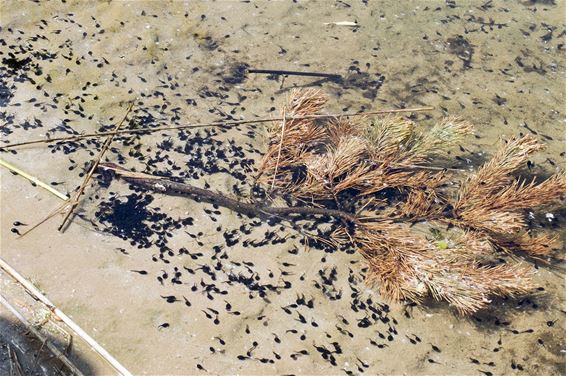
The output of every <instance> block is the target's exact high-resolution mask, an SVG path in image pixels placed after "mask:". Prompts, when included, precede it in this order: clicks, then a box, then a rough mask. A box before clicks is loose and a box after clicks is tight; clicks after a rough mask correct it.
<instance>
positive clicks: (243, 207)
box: [98, 163, 357, 224]
mask: <svg viewBox="0 0 566 376" xmlns="http://www.w3.org/2000/svg"><path fill="white" fill-rule="evenodd" d="M98 168H99V169H102V170H104V171H112V172H113V173H114V174H115V175H116V176H119V177H120V178H122V179H124V180H126V181H127V182H129V183H132V184H136V185H139V186H143V187H145V188H148V189H151V190H154V191H157V192H160V193H169V194H181V195H185V196H190V197H193V198H195V199H199V200H201V201H206V202H208V203H211V204H216V205H219V206H223V207H225V208H228V209H231V210H233V211H236V212H238V213H242V214H246V215H249V216H254V217H259V216H262V215H266V214H267V215H274V216H282V217H285V216H289V215H292V214H297V215H325V216H329V217H335V218H340V219H343V220H346V221H348V222H350V223H352V224H354V223H356V222H357V219H356V216H355V215H354V214H351V213H348V212H345V211H342V210H335V209H326V208H315V207H307V206H293V207H283V208H280V207H273V206H264V205H258V204H255V203H254V204H251V203H247V202H242V201H239V200H235V199H233V198H230V197H227V196H225V195H223V194H220V193H216V192H212V191H209V190H206V189H202V188H198V187H195V186H193V185H190V184H186V183H179V182H176V181H172V180H169V179H167V178H164V177H161V176H155V175H149V174H144V173H141V172H134V171H130V170H127V169H125V168H123V167H120V166H118V165H116V164H114V163H100V164H99V165H98Z"/></svg>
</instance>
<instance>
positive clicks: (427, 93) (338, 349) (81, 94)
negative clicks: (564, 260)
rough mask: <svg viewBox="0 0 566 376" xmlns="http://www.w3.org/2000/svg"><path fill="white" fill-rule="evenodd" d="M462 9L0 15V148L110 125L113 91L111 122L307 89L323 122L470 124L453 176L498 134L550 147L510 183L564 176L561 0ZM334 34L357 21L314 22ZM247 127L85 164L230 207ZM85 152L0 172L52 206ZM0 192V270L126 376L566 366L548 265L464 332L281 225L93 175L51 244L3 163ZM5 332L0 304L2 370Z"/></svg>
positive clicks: (35, 153)
mask: <svg viewBox="0 0 566 376" xmlns="http://www.w3.org/2000/svg"><path fill="white" fill-rule="evenodd" d="M460 3H462V4H460ZM465 4H467V2H458V3H456V2H454V1H446V2H441V1H428V2H403V1H379V2H377V1H376V2H366V1H336V2H334V1H332V2H331V1H307V2H298V3H294V2H291V1H281V2H275V3H272V2H236V1H222V2H204V1H202V2H191V3H186V4H185V3H183V2H181V1H175V2H168V3H164V2H150V1H145V2H144V1H137V2H125V1H124V2H117V1H114V2H110V1H109V2H84V1H80V2H79V1H67V2H64V3H61V2H59V1H57V2H55V1H53V2H50V3H48V4H41V5H40V4H37V3H35V2H32V1H28V2H20V1H4V2H3V4H2V8H3V9H2V12H1V15H0V18H1V29H0V53H1V55H0V59H1V61H2V65H0V131H1V132H2V143H12V142H19V141H26V140H32V139H37V138H44V137H46V136H47V135H49V136H50V137H60V136H66V135H70V134H73V133H75V132H81V133H83V132H93V131H98V130H109V129H112V127H113V126H114V124H115V123H116V122H117V121H118V120H119V119H120V118H121V117H122V116H123V114H124V113H125V111H126V108H127V103H128V102H130V101H132V100H135V105H134V109H133V111H132V114H131V115H130V120H129V121H128V122H127V124H126V125H125V127H131V128H133V127H138V128H139V127H157V126H167V125H180V124H186V123H187V122H201V121H202V122H208V121H215V120H221V119H226V118H228V117H233V118H235V119H249V120H251V119H256V118H265V117H269V116H275V115H276V114H278V111H275V109H278V108H279V107H280V106H281V104H282V103H284V101H285V96H286V95H287V94H288V92H289V90H291V89H292V88H294V87H310V86H316V87H320V88H321V89H322V90H324V92H326V93H327V94H328V96H329V104H328V107H327V111H329V112H337V113H340V112H342V111H358V110H376V109H382V108H396V107H416V106H422V105H431V106H434V107H435V110H434V111H432V112H429V113H427V114H420V115H418V117H417V118H418V119H419V120H421V121H422V124H423V127H428V126H430V125H431V124H432V123H433V122H435V121H437V120H438V119H440V118H441V117H442V116H444V115H458V116H461V117H463V118H465V119H468V120H471V121H472V122H474V124H475V125H476V127H477V128H476V137H475V138H474V137H472V138H471V139H469V140H468V141H467V142H466V143H465V144H462V147H461V148H460V149H459V150H455V151H453V152H452V153H451V155H450V158H451V160H452V158H453V165H454V166H456V167H460V168H473V167H477V166H478V165H479V164H480V163H481V162H482V161H483V160H485V158H486V156H487V155H489V154H491V153H492V152H493V150H494V149H495V146H496V143H497V140H498V139H500V138H502V137H511V136H514V135H519V134H525V133H529V134H534V135H536V136H537V137H539V138H540V139H541V140H542V141H544V142H545V143H546V145H547V148H546V149H545V150H544V152H543V153H541V154H539V155H537V156H536V157H535V158H534V159H533V160H532V162H533V164H532V165H530V169H527V166H525V171H526V172H528V173H534V174H538V175H541V176H546V175H548V174H549V173H552V172H554V171H556V170H557V169H563V168H564V167H565V166H566V155H565V151H564V145H566V133H565V132H564V127H565V125H566V124H565V118H564V103H565V99H566V95H565V92H564V73H565V63H566V62H565V59H564V56H565V55H564V48H565V47H564V43H565V41H566V39H565V33H566V32H565V24H564V17H563V15H564V12H565V10H566V9H565V8H564V4H563V3H562V2H559V1H556V2H555V1H553V0H547V1H534V0H531V1H508V2H490V1H487V2H485V4H482V3H479V2H478V3H477V4H476V5H474V6H472V5H465ZM337 21H356V22H357V24H358V25H359V27H350V26H336V25H325V23H327V22H337ZM245 67H249V68H256V69H283V70H297V71H313V72H326V73H335V74H340V75H342V76H343V77H344V78H345V79H344V80H343V81H342V82H340V83H337V82H331V81H329V80H324V79H322V80H319V79H316V78H314V79H313V78H308V77H296V76H289V77H287V78H285V80H282V79H281V78H280V77H273V76H266V75H259V74H255V75H254V74H245V73H243V72H245ZM265 126H266V125H265V124H251V125H245V126H239V127H235V128H231V129H229V130H225V129H219V128H200V129H191V130H185V131H182V132H179V131H168V132H159V133H155V134H153V135H144V136H140V135H138V136H131V137H121V138H119V139H118V140H117V141H115V142H114V143H113V144H112V148H111V149H110V150H109V151H108V153H106V155H105V159H106V160H108V161H111V162H114V163H122V164H124V166H126V167H127V168H130V169H132V168H135V169H137V170H139V171H142V170H145V171H146V172H149V173H154V174H162V175H174V176H179V177H182V178H183V179H185V180H187V181H189V182H191V183H192V184H195V185H198V186H201V187H208V186H210V187H211V189H215V190H218V191H221V192H224V193H226V194H230V195H233V196H234V197H240V198H242V197H243V199H246V197H247V196H246V195H248V194H249V188H250V182H251V179H252V178H253V176H254V174H255V168H254V166H255V165H257V163H258V161H259V159H260V158H261V151H262V150H263V148H264V145H265V144H264V141H265ZM101 144H102V141H101V140H96V142H95V141H92V140H89V141H81V142H75V143H71V144H64V145H63V144H61V145H58V146H56V147H55V146H53V145H50V146H49V147H48V146H47V145H42V144H40V145H35V146H28V147H25V148H19V149H17V152H9V151H5V152H2V153H1V156H0V158H2V159H4V160H7V161H9V162H11V163H13V164H15V165H17V166H19V167H21V168H22V169H23V170H25V171H27V172H29V173H32V174H33V175H35V176H37V177H38V178H39V179H41V180H43V181H45V182H47V183H50V184H52V186H53V187H54V188H56V189H58V190H59V191H62V192H64V193H67V192H71V191H72V190H74V189H75V188H76V187H77V186H78V185H80V183H81V182H82V180H83V177H82V175H83V174H84V170H85V169H86V168H88V164H89V162H90V160H91V159H92V158H93V156H94V155H95V153H96V150H97V148H100V146H101ZM0 177H1V179H2V180H1V182H2V184H1V196H0V198H1V223H0V229H1V257H2V258H3V259H4V260H6V261H7V262H8V263H10V264H11V265H12V266H13V267H14V268H15V269H17V270H18V271H19V272H20V273H22V274H24V275H25V276H26V277H28V278H29V279H30V280H31V281H33V283H35V284H36V286H38V287H39V288H40V289H41V290H43V291H44V292H45V294H46V295H47V296H49V298H50V299H51V300H52V301H53V302H54V303H55V304H56V305H58V306H59V308H61V309H62V310H63V311H64V312H66V313H67V314H68V315H69V316H71V317H72V318H73V319H74V320H75V321H76V322H77V323H78V324H79V325H80V326H81V327H82V328H83V329H84V330H85V331H87V332H88V333H89V334H90V335H92V336H93V337H94V338H96V339H97V341H99V343H100V344H102V345H103V346H104V347H105V348H106V349H107V350H108V351H109V352H110V353H111V354H113V355H114V356H115V357H116V358H117V359H119V360H120V362H122V363H123V364H124V365H125V366H126V367H127V368H128V369H129V370H130V371H131V372H133V373H135V374H202V373H210V374H291V373H292V374H321V375H322V374H324V375H326V374H342V373H347V374H349V373H354V374H359V373H368V374H410V375H413V374H442V375H448V374H458V375H461V374H466V375H478V374H479V375H482V374H485V375H490V374H493V375H499V374H515V373H517V374H528V375H558V374H564V373H565V372H566V369H565V358H564V356H565V352H566V345H565V343H564V339H563V335H560V333H564V315H565V313H566V305H565V303H564V301H565V300H564V298H565V293H564V291H565V287H566V286H565V283H564V274H563V273H562V272H561V271H560V269H559V268H548V267H543V266H541V267H540V268H539V269H538V271H539V272H538V274H537V281H536V282H537V285H538V286H540V287H541V291H539V292H538V293H537V294H535V295H532V296H529V297H526V298H523V299H517V300H499V301H495V302H494V304H493V305H492V307H491V308H490V309H488V310H485V311H482V312H480V313H478V314H476V315H474V316H473V317H470V318H461V317H458V316H457V315H456V314H455V313H454V312H453V311H452V310H450V309H449V308H448V307H447V306H446V305H445V304H437V303H432V302H431V303H429V304H427V305H425V306H423V307H413V308H411V307H405V306H402V305H397V304H388V303H387V302H385V301H383V299H382V298H380V296H379V295H378V294H377V293H376V292H375V291H372V290H371V289H368V288H367V287H366V286H365V285H364V284H363V280H362V278H363V277H362V275H363V267H364V265H363V262H362V260H361V257H359V256H358V255H356V254H349V253H346V252H324V251H321V250H317V249H316V247H312V248H306V247H305V246H304V244H303V243H302V241H303V239H302V237H301V236H299V235H298V234H297V233H295V232H294V231H293V230H292V229H289V228H288V227H284V226H282V224H276V225H271V224H269V223H261V222H260V221H259V220H257V219H250V218H244V217H242V216H240V215H237V214H235V213H233V212H230V211H229V210H227V209H223V208H219V209H217V208H214V207H212V206H211V205H208V204H203V203H197V202H194V201H191V200H188V199H186V198H182V197H166V196H161V195H158V194H150V193H148V192H143V191H139V192H136V191H134V190H133V188H132V187H129V186H128V185H127V184H125V183H122V182H120V181H108V180H106V179H105V178H104V177H101V176H97V177H96V178H95V179H94V180H93V184H91V185H89V187H88V188H87V190H86V193H85V195H84V196H83V201H82V203H81V205H80V208H79V209H80V210H79V213H80V215H79V216H77V217H75V220H74V221H73V223H72V224H71V225H70V226H69V227H68V228H67V230H66V231H65V232H63V233H61V232H58V231H57V227H58V226H59V224H60V223H61V220H62V218H61V216H56V217H55V218H54V219H52V220H50V221H48V222H46V223H45V224H43V225H42V226H40V227H38V228H37V229H35V230H34V231H33V232H31V233H29V234H28V235H26V236H25V237H23V238H18V236H17V233H16V232H17V231H19V232H23V231H25V230H26V228H29V227H30V226H31V225H33V224H35V223H37V222H38V221H39V220H41V219H42V218H44V217H45V216H47V215H48V214H49V213H51V212H52V211H53V210H55V209H57V207H58V206H60V205H61V201H60V200H59V199H58V198H57V197H55V196H53V195H51V194H50V193H48V192H46V191H45V190H42V189H40V188H38V187H35V186H32V185H31V184H30V183H29V182H28V181H26V180H24V179H23V178H21V177H20V176H14V175H12V174H10V173H8V172H7V171H6V170H5V169H2V170H1V171H0ZM546 214H547V212H541V213H535V215H534V219H533V220H532V226H533V227H534V228H538V227H546V228H550V229H552V230H553V231H556V232H558V233H559V234H561V236H562V239H564V235H565V228H564V221H565V218H564V215H565V212H564V211H553V212H552V214H553V218H550V219H551V220H549V218H547V216H546ZM18 222H20V223H23V224H27V225H28V226H25V225H19V223H18ZM557 266H560V265H557ZM12 284H13V283H12V282H11V280H10V279H9V278H8V277H7V276H6V275H2V294H3V295H5V296H7V297H10V298H11V301H13V302H14V304H15V305H16V306H17V307H20V308H21V309H22V310H24V311H25V309H24V308H25V307H33V302H30V301H27V300H26V299H27V298H25V299H24V298H21V297H20V298H18V295H17V292H15V291H16V290H15V289H13V287H14V286H12ZM29 314H32V313H31V311H30V312H29ZM14 320H15V319H14V318H13V317H12V316H10V314H9V313H8V312H7V311H6V310H4V309H3V308H0V327H1V328H2V333H3V334H2V338H1V341H2V342H1V343H2V344H3V346H2V351H4V352H0V362H4V360H5V359H6V352H5V349H6V348H7V347H6V344H8V343H12V344H13V343H15V341H20V340H21V336H18V335H17V333H20V332H21V330H20V331H18V330H17V329H15V330H10V331H8V330H6V331H5V330H4V328H10V327H12V326H13V324H14ZM4 333H8V334H6V335H4ZM9 333H15V334H9ZM78 341H79V340H77V342H78ZM61 345H62V346H64V344H61ZM17 348H19V349H20V350H18V351H21V353H22V354H23V353H24V352H28V354H29V353H30V352H35V351H37V350H36V349H30V350H25V349H26V347H24V346H20V347H17ZM73 356H74V358H75V360H77V364H79V366H80V367H81V368H82V369H83V371H84V372H85V373H87V374H93V373H94V374H107V373H109V372H111V369H110V368H108V366H107V365H105V364H104V363H103V362H100V360H99V359H97V357H96V356H95V355H93V354H92V353H91V352H89V351H88V349H86V348H83V349H81V348H80V345H79V344H77V350H76V353H75V354H74V355H73ZM4 364H5V363H4ZM0 367H5V366H4V365H2V366H0ZM6 370H7V368H0V373H1V372H7V371H6ZM45 372H47V373H49V372H48V371H45Z"/></svg>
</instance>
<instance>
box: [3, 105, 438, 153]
mask: <svg viewBox="0 0 566 376" xmlns="http://www.w3.org/2000/svg"><path fill="white" fill-rule="evenodd" d="M431 110H434V107H430V106H427V107H415V108H401V109H390V110H379V111H368V112H350V113H345V114H319V115H304V116H296V117H288V118H287V120H301V119H326V118H334V117H354V116H366V115H380V114H394V113H403V112H421V111H431ZM281 120H283V118H263V119H255V120H232V121H229V120H228V121H216V122H211V123H195V124H186V125H177V126H168V127H157V128H144V129H123V130H121V131H119V132H115V131H111V132H98V133H85V134H82V135H76V136H65V137H55V138H44V139H41V140H33V141H25V142H18V143H14V144H8V145H4V146H0V151H1V150H2V149H10V148H14V147H17V146H25V145H33V144H46V143H52V142H62V141H64V142H71V141H76V140H80V139H83V138H98V137H104V136H109V135H122V134H133V133H146V132H149V133H153V132H160V131H170V130H178V129H187V128H202V127H224V128H231V127H234V126H238V125H242V124H253V123H269V122H272V121H281Z"/></svg>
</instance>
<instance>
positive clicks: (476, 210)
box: [258, 90, 566, 314]
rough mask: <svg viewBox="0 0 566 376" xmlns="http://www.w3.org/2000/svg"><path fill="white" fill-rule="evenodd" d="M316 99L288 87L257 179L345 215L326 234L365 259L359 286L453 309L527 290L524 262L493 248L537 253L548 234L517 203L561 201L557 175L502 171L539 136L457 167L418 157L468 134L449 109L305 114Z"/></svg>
mask: <svg viewBox="0 0 566 376" xmlns="http://www.w3.org/2000/svg"><path fill="white" fill-rule="evenodd" d="M325 102H326V100H325V98H324V96H323V95H322V94H321V93H320V92H318V91H316V90H306V91H296V92H294V93H293V94H292V95H291V97H290V100H289V102H288V104H287V105H286V106H285V108H284V110H283V116H282V117H283V118H284V120H283V121H278V122H276V123H274V125H273V127H272V128H271V129H270V143H269V146H268V148H267V152H266V154H265V156H264V159H263V161H262V165H261V168H260V177H259V180H258V181H259V182H260V183H262V184H264V185H265V186H267V187H269V188H270V189H271V191H272V193H273V194H287V195H289V194H290V195H291V196H292V197H294V198H296V199H298V200H301V201H303V202H308V203H309V205H311V206H316V207H329V208H330V207H332V208H333V209H339V210H342V211H346V212H349V213H351V214H352V215H353V217H354V218H355V219H354V222H355V223H352V224H350V225H349V226H346V225H345V226H343V227H341V228H339V229H338V230H336V231H335V232H334V233H333V234H332V239H333V241H334V242H335V243H336V244H344V243H346V242H349V243H350V245H351V246H353V247H355V248H356V249H357V250H358V251H359V252H360V254H361V255H362V256H363V257H364V258H365V259H366V261H367V264H368V271H367V274H366V279H367V282H368V283H369V284H371V285H372V286H376V287H377V288H378V289H379V291H380V293H381V294H382V295H383V296H384V297H386V298H389V299H392V300H396V301H402V300H409V301H414V302H422V301H423V300H424V299H425V298H426V297H428V296H432V297H434V298H435V299H437V300H445V301H447V302H449V303H450V304H451V305H452V306H454V307H455V308H456V309H457V310H458V311H459V312H460V313H462V314H471V313H473V312H476V311H477V310H479V309H481V308H483V307H485V306H486V305H487V304H489V303H490V301H491V300H490V299H491V298H492V297H494V296H515V295H520V294H524V293H528V292H530V291H532V290H533V287H534V285H533V281H532V277H533V273H534V270H535V269H534V268H533V267H532V266H531V265H530V264H528V263H526V262H519V261H517V257H506V258H504V257H502V255H519V256H523V257H522V259H525V258H536V259H538V260H542V261H546V260H548V259H549V257H550V256H551V254H552V252H553V250H554V249H555V248H553V247H555V246H556V243H557V241H558V239H557V236H553V235H551V234H548V233H544V232H539V233H536V234H534V233H531V231H530V230H529V227H528V224H527V221H526V218H525V213H524V209H527V208H537V207H540V206H549V205H552V204H556V203H558V202H559V201H560V200H563V199H564V197H565V196H566V174H565V173H564V172H560V173H558V174H555V175H553V176H552V177H550V178H548V179H547V180H545V181H542V182H539V183H536V182H535V181H534V180H533V181H532V182H530V183H529V182H525V181H522V180H519V179H516V178H514V177H513V176H512V173H514V172H516V171H517V170H518V169H519V168H520V167H521V166H523V165H525V164H526V162H527V161H528V158H529V156H530V155H531V154H532V153H534V152H536V151H538V150H540V149H541V148H542V147H543V145H542V144H540V143H539V142H538V141H537V140H536V139H534V138H533V137H530V136H523V137H521V138H515V139H511V140H508V141H506V142H502V143H501V145H500V146H499V149H498V150H497V152H496V154H495V155H494V156H493V157H492V159H491V160H489V161H488V162H487V163H485V164H484V165H483V166H482V167H480V168H479V169H478V170H477V171H475V172H474V173H471V174H469V176H467V177H466V176H461V175H462V172H453V171H449V169H442V168H436V167H434V166H430V165H429V164H428V163H429V162H430V161H431V160H432V158H433V157H437V156H439V155H442V154H444V153H445V152H446V151H447V150H448V149H449V148H450V147H451V146H454V145H457V143H458V142H459V141H460V140H462V138H463V137H465V136H467V135H469V134H471V132H472V127H471V126H470V124H468V123H467V122H465V121H461V120H459V119H455V118H448V119H445V120H444V121H442V122H440V123H439V124H437V125H435V126H434V127H432V128H431V129H427V130H423V129H421V128H418V127H417V126H416V125H415V124H414V123H413V122H411V121H409V120H407V119H405V118H402V117H392V116H385V117H379V118H373V119H369V118H364V117H358V118H355V119H353V118H352V119H345V118H344V119H341V118H339V119H336V118H334V119H322V120H321V119H314V118H308V117H307V118H305V116H308V115H312V114H315V113H317V112H318V111H319V110H320V109H321V108H322V107H323V106H324V104H325ZM458 182H459V184H453V183H458ZM453 187H456V188H453ZM439 229H443V230H442V231H440V230H439ZM444 229H447V230H444ZM502 259H505V261H502Z"/></svg>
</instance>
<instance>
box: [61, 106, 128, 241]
mask: <svg viewBox="0 0 566 376" xmlns="http://www.w3.org/2000/svg"><path fill="white" fill-rule="evenodd" d="M132 107H134V102H132V103H130V106H129V107H128V111H126V114H125V115H124V117H123V118H122V120H121V121H120V123H118V125H116V128H114V132H113V133H112V134H110V135H109V136H108V138H107V139H106V141H105V142H104V145H102V149H101V150H100V152H99V153H98V155H97V156H96V158H95V159H94V160H93V162H92V165H91V167H90V170H89V172H88V174H87V175H86V177H85V179H84V180H83V183H82V184H81V186H80V187H79V189H78V190H77V193H76V194H75V196H74V199H73V200H72V201H71V203H70V204H71V207H70V208H69V209H68V211H67V214H66V215H65V217H64V218H63V222H62V223H61V226H59V228H58V230H59V231H62V230H63V229H64V227H65V224H66V223H67V220H68V219H69V217H70V216H71V214H72V213H73V210H74V209H75V207H76V206H77V205H78V203H79V199H80V197H81V195H82V194H83V191H84V190H85V188H86V185H87V184H88V182H89V180H90V178H91V177H92V175H93V174H94V172H95V171H96V168H97V167H98V164H99V163H100V160H101V159H102V156H103V155H104V153H105V152H106V150H107V149H108V148H109V147H110V144H111V143H112V140H113V139H114V136H115V135H116V133H117V132H118V131H119V130H120V127H121V126H122V124H124V122H125V121H126V118H127V117H128V114H129V113H130V111H131V110H132Z"/></svg>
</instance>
